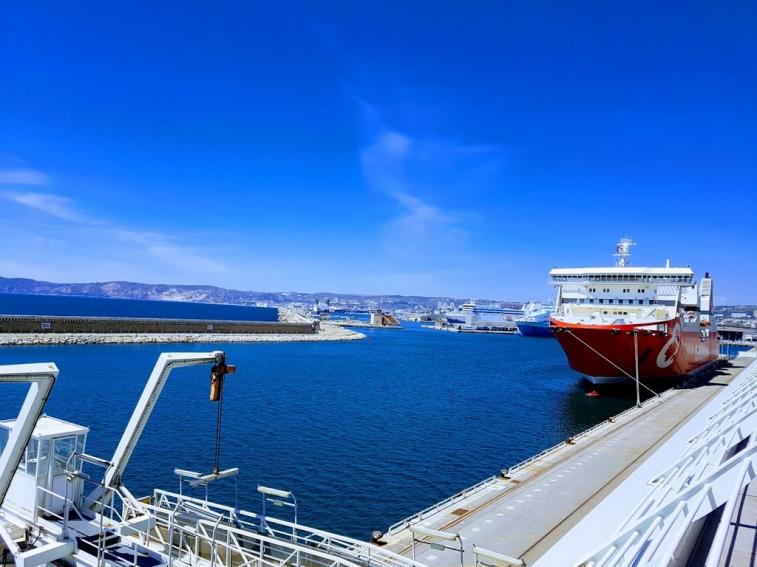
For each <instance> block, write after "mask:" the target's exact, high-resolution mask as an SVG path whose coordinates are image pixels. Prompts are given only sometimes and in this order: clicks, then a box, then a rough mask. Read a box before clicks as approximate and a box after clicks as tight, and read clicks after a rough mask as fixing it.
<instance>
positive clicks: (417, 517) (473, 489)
mask: <svg viewBox="0 0 757 567" xmlns="http://www.w3.org/2000/svg"><path fill="white" fill-rule="evenodd" d="M498 479H499V477H498V476H496V475H494V476H490V477H489V478H486V479H484V480H482V481H481V482H478V483H476V484H474V485H473V486H470V487H468V488H466V489H464V490H461V491H460V492H457V493H455V494H453V495H452V496H450V497H449V498H445V499H444V500H442V501H441V502H437V503H436V504H433V505H432V506H429V507H428V508H424V509H423V510H421V511H420V512H417V513H415V514H413V515H412V516H408V517H407V518H405V519H404V520H400V521H399V522H395V523H394V524H392V525H391V526H389V529H388V530H387V533H389V534H393V533H396V532H398V531H400V530H403V529H405V528H407V527H408V526H409V525H410V524H412V523H413V522H420V521H421V520H422V519H423V518H426V517H428V516H429V514H436V513H437V512H439V511H440V510H443V509H444V508H447V507H448V506H451V505H452V504H455V503H456V502H459V501H461V500H464V499H465V498H468V497H470V496H473V495H474V494H476V493H478V492H481V491H482V490H484V489H485V488H487V487H489V486H491V485H492V484H496V483H497V481H498Z"/></svg>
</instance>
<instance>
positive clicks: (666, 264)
mask: <svg viewBox="0 0 757 567" xmlns="http://www.w3.org/2000/svg"><path fill="white" fill-rule="evenodd" d="M665 267H666V268H669V267H670V258H668V259H667V260H665Z"/></svg>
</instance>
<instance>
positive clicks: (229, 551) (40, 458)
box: [0, 351, 423, 567]
mask: <svg viewBox="0 0 757 567" xmlns="http://www.w3.org/2000/svg"><path fill="white" fill-rule="evenodd" d="M192 365H214V366H213V369H212V374H211V376H212V377H213V376H215V378H216V379H218V377H219V376H220V379H221V380H223V376H224V375H225V373H226V371H227V369H228V368H229V367H227V366H226V364H225V355H224V353H222V352H219V351H216V352H210V353H169V354H162V355H161V356H160V358H159V359H158V363H157V364H156V366H155V369H154V370H153V372H152V374H151V375H150V378H149V380H148V382H147V384H146V386H145V389H144V391H143V393H142V396H141V397H140V400H139V402H138V404H137V406H136V408H135V409H134V413H133V414H132V417H131V419H130V421H129V424H128V426H127V428H126V430H125V431H124V434H123V436H122V438H121V441H120V443H119V444H118V447H117V448H116V451H115V453H114V455H113V457H111V458H110V459H103V458H99V457H96V456H93V455H90V454H87V453H86V441H87V434H88V430H87V429H86V428H85V427H81V426H78V425H75V424H72V423H68V422H65V421H61V420H57V419H54V418H51V417H48V416H41V412H42V409H43V407H44V403H45V401H46V399H47V396H48V395H49V393H50V389H51V388H52V385H53V383H54V381H55V377H56V376H57V373H58V370H57V368H56V367H55V365H53V364H27V365H18V366H5V367H0V384H2V383H3V382H28V383H30V384H31V387H30V390H29V393H28V395H27V398H26V401H25V402H24V405H23V407H22V409H21V412H20V414H19V416H18V418H17V419H15V420H9V421H5V422H0V449H2V454H1V456H0V465H2V467H0V551H2V559H0V561H3V560H4V561H5V562H7V561H8V560H10V562H11V563H15V565H18V566H19V567H35V566H39V565H52V564H53V562H55V564H57V565H71V566H77V567H101V566H108V567H122V566H123V567H125V566H139V567H152V566H176V567H190V566H191V567H197V566H199V567H206V566H207V567H213V566H219V567H220V566H225V567H231V566H234V567H244V566H256V567H283V566H289V565H292V566H298V567H299V566H307V567H371V566H373V567H423V566H422V565H420V564H417V563H415V562H414V561H412V560H411V559H408V558H406V557H402V556H399V555H397V554H394V553H392V552H391V551H388V550H385V549H381V548H380V547H378V546H375V545H372V544H370V543H367V542H361V541H357V540H353V539H350V538H347V537H341V536H338V535H336V534H331V533H328V532H325V531H321V530H316V529H312V528H309V527H307V526H303V525H301V524H297V523H294V522H287V521H284V520H279V519H276V518H272V517H269V516H263V515H260V514H255V513H252V512H246V511H244V510H239V509H236V508H232V507H228V506H224V505H221V504H217V503H214V502H209V501H207V500H203V499H197V498H191V497H188V496H185V495H182V494H176V493H172V492H167V491H161V490H156V491H155V492H154V493H153V494H152V495H150V496H149V497H146V498H139V499H138V498H135V497H134V496H133V495H132V494H131V492H129V490H128V489H127V488H126V487H125V486H124V485H123V483H122V482H121V475H122V473H123V471H124V469H125V467H126V465H127V464H128V462H129V458H130V456H131V453H132V451H133V449H134V447H135V446H136V444H137V442H138V441H139V437H140V435H141V433H142V431H143V429H144V427H145V425H146V423H147V420H148V419H149V417H150V413H151V412H152V409H153V407H154V406H155V403H156V401H157V399H158V397H159V396H160V392H161V391H162V389H163V386H164V385H165V382H166V380H167V379H168V376H169V374H170V373H171V371H172V370H173V369H174V368H177V367H182V366H192ZM176 472H177V474H179V475H180V476H181V477H182V479H183V481H186V482H189V483H190V484H191V485H193V486H207V484H208V483H210V482H214V481H216V480H220V479H223V478H229V477H232V476H235V475H236V473H237V472H238V470H237V469H228V470H225V471H220V470H218V468H217V467H216V468H215V469H214V470H213V471H212V472H211V473H209V474H200V473H194V472H192V471H181V470H177V471H176ZM261 488H262V487H259V488H258V489H259V490H261ZM267 490H268V497H269V498H271V499H273V501H274V503H276V502H277V500H276V498H277V497H284V496H285V495H289V493H287V492H285V491H281V490H275V489H267ZM277 495H278V496H277Z"/></svg>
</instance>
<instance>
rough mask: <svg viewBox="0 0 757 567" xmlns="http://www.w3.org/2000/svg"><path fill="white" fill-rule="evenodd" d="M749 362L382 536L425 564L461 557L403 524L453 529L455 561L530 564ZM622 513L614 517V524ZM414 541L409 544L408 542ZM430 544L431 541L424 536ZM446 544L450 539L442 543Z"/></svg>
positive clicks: (733, 365)
mask: <svg viewBox="0 0 757 567" xmlns="http://www.w3.org/2000/svg"><path fill="white" fill-rule="evenodd" d="M752 361H753V359H744V358H740V359H737V360H735V361H732V362H731V364H730V365H728V366H725V367H723V368H722V369H720V370H718V371H717V372H716V373H715V374H714V375H713V376H711V377H710V378H709V379H707V380H704V379H701V378H700V380H699V381H698V383H697V384H691V385H689V387H684V388H680V389H673V390H669V391H667V392H665V393H664V394H663V395H662V396H661V397H660V398H657V399H652V400H648V401H647V402H646V403H645V404H644V406H643V407H641V408H634V409H633V410H631V411H628V412H625V413H624V414H622V415H621V416H619V417H618V418H617V419H616V420H614V422H608V423H606V424H604V425H602V426H600V427H597V428H594V429H593V430H591V431H588V432H587V433H586V434H584V435H581V436H577V438H576V439H575V441H574V442H571V443H566V444H565V445H563V446H561V447H557V448H555V449H554V450H552V451H550V452H547V453H546V454H544V455H543V456H541V457H539V458H536V459H534V460H533V461H532V462H530V463H527V464H526V465H525V466H522V467H520V468H518V469H517V471H514V472H512V474H510V475H507V477H509V478H507V477H505V476H500V477H496V478H492V479H489V480H488V481H485V482H484V483H482V484H481V485H480V486H478V487H477V488H476V489H474V490H471V491H470V493H469V494H467V495H466V494H463V495H461V496H459V497H457V498H455V499H452V500H451V501H448V502H446V503H444V504H443V505H440V506H438V507H437V508H438V509H431V510H429V511H427V512H425V513H423V514H422V515H421V517H420V518H419V517H418V516H415V517H413V518H410V519H408V521H407V522H404V523H402V524H400V525H396V524H395V526H393V529H390V530H389V531H388V532H387V534H386V535H384V537H383V539H382V541H383V542H384V543H385V544H386V546H387V547H388V548H389V549H390V550H392V551H395V552H398V553H401V554H403V555H406V556H412V555H413V554H414V555H415V558H416V559H417V560H418V561H420V562H422V563H425V564H427V565H429V566H433V567H442V566H448V565H449V566H457V565H460V564H461V555H460V553H459V552H456V551H454V549H446V550H445V549H442V547H441V546H440V545H439V540H436V543H435V544H434V545H429V543H421V542H420V541H419V540H420V539H424V538H423V536H422V535H421V536H418V535H417V533H416V537H415V538H413V535H412V533H411V530H410V529H409V528H410V526H411V525H413V526H416V525H420V526H421V529H423V528H430V529H432V530H437V531H441V532H445V533H447V534H458V535H459V538H460V540H459V541H461V542H462V547H463V549H464V552H463V557H462V562H464V564H465V565H473V564H474V563H475V557H474V554H473V546H474V545H475V546H478V547H481V548H485V549H486V550H489V551H493V552H496V553H499V554H503V555H507V556H510V557H514V558H521V559H522V560H523V561H524V563H525V564H527V565H531V564H533V563H534V562H535V561H537V560H538V559H539V558H540V557H542V555H543V554H544V553H545V552H546V551H547V550H548V549H550V548H551V547H552V546H553V545H554V544H555V543H556V542H557V541H559V540H560V538H561V537H562V536H564V535H565V534H566V533H567V532H568V531H569V530H571V528H573V527H574V526H576V524H577V523H578V522H579V521H581V519H582V518H584V517H585V516H586V515H587V514H588V512H590V511H591V510H592V509H594V507H595V506H597V504H598V503H600V502H601V501H602V500H603V499H604V498H605V497H606V496H608V495H609V494H610V493H611V492H612V491H613V490H614V489H615V488H617V487H618V486H619V485H620V484H621V483H622V482H623V481H624V480H625V479H626V478H628V477H629V475H631V474H633V472H634V471H635V470H636V469H637V468H638V467H639V466H641V465H642V463H644V462H645V460H646V459H647V458H648V457H649V456H650V455H652V454H654V453H655V451H656V449H657V448H658V447H660V446H661V445H662V444H663V443H665V441H666V440H667V439H669V438H670V437H671V436H672V435H674V433H675V432H676V431H677V430H679V429H680V428H681V427H682V426H683V425H684V424H685V423H686V422H687V421H688V420H689V419H690V417H691V416H693V415H696V414H697V413H698V411H699V410H701V409H702V408H703V407H704V406H705V405H706V404H707V403H708V402H709V401H711V400H712V398H713V397H714V396H716V395H717V394H718V393H719V392H722V391H723V389H724V387H725V386H727V385H728V384H729V383H730V382H731V381H732V380H734V379H735V378H736V376H738V374H739V373H740V372H741V371H742V369H743V368H744V367H745V365H747V364H748V363H750V362H752ZM620 520H622V518H618V519H617V521H618V522H620ZM414 539H415V540H416V542H415V545H413V540H414ZM425 539H426V541H428V542H432V540H433V537H432V538H430V539H429V538H425ZM442 543H443V544H444V545H446V546H447V547H448V548H454V547H456V546H457V545H458V544H457V543H455V542H454V541H448V542H442Z"/></svg>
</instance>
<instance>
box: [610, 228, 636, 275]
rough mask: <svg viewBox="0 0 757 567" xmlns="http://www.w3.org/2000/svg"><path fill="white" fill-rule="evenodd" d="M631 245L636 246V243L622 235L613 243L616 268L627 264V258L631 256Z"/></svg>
mask: <svg viewBox="0 0 757 567" xmlns="http://www.w3.org/2000/svg"><path fill="white" fill-rule="evenodd" d="M631 246H636V243H635V242H634V241H633V240H631V238H630V237H628V236H624V237H623V238H621V239H620V240H618V243H617V244H616V245H615V254H613V256H615V258H616V260H615V266H617V267H618V268H625V267H626V266H628V264H629V262H628V259H629V258H630V257H631Z"/></svg>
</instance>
